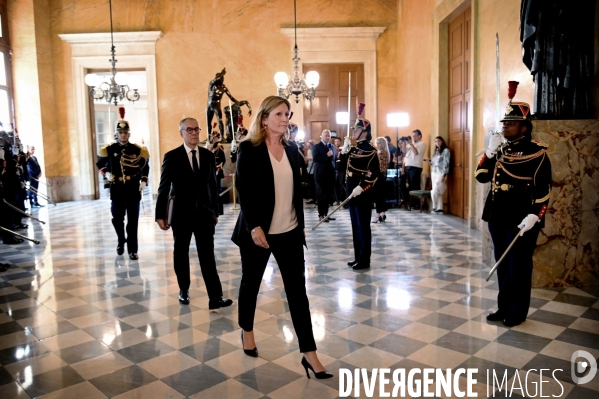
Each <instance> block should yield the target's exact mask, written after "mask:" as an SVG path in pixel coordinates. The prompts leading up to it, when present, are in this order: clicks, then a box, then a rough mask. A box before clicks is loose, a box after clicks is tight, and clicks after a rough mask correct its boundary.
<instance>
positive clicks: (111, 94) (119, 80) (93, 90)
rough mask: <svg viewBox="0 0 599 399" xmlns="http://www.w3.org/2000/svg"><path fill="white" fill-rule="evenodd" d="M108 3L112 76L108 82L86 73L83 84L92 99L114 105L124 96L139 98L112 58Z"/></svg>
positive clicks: (112, 42)
mask: <svg viewBox="0 0 599 399" xmlns="http://www.w3.org/2000/svg"><path fill="white" fill-rule="evenodd" d="M109 4H110V42H111V44H112V46H111V47H110V53H111V54H112V58H111V59H110V60H108V61H109V62H110V63H111V64H112V68H111V69H110V72H111V73H112V76H111V77H110V82H107V81H102V78H101V77H100V76H98V75H96V74H95V73H88V74H87V75H85V84H87V85H88V86H89V87H90V89H89V95H90V97H91V98H93V99H94V100H102V99H105V100H106V102H107V103H111V102H112V103H114V105H118V103H119V101H121V100H123V99H124V98H126V99H127V100H129V101H131V102H135V101H137V100H139V97H140V96H139V93H138V92H137V89H136V88H129V85H128V83H129V76H127V74H126V73H125V72H117V70H116V63H117V62H118V61H117V60H116V59H115V58H114V54H115V48H114V39H113V33H112V0H110V1H109Z"/></svg>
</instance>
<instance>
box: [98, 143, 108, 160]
mask: <svg viewBox="0 0 599 399" xmlns="http://www.w3.org/2000/svg"><path fill="white" fill-rule="evenodd" d="M108 147H110V144H108V145H103V146H102V147H100V153H99V154H98V155H99V156H101V157H103V158H106V157H107V156H108Z"/></svg>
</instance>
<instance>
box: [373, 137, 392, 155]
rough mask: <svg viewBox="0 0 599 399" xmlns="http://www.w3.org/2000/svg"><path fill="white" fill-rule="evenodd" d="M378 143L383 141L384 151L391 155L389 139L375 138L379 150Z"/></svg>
mask: <svg viewBox="0 0 599 399" xmlns="http://www.w3.org/2000/svg"><path fill="white" fill-rule="evenodd" d="M378 143H383V152H385V153H386V154H387V156H389V155H390V154H389V144H387V139H386V138H384V137H377V138H376V140H374V145H375V146H376V148H377V150H378Z"/></svg>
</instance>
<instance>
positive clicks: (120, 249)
mask: <svg viewBox="0 0 599 399" xmlns="http://www.w3.org/2000/svg"><path fill="white" fill-rule="evenodd" d="M124 253H125V243H124V242H123V243H120V242H119V244H118V245H117V246H116V254H117V255H122V254H124Z"/></svg>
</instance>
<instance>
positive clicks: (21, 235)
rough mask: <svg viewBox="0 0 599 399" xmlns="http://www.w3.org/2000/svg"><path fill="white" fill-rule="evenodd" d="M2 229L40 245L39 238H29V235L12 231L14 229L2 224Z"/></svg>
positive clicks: (0, 227)
mask: <svg viewBox="0 0 599 399" xmlns="http://www.w3.org/2000/svg"><path fill="white" fill-rule="evenodd" d="M0 229H2V230H4V231H6V232H8V233H10V234H13V235H15V236H17V237H19V238H22V239H24V240H27V241H31V242H32V243H34V244H36V245H40V242H39V240H36V239H34V238H29V237H27V236H24V235H23V234H19V233H17V232H15V231H12V230H9V229H6V228H4V227H2V226H0Z"/></svg>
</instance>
